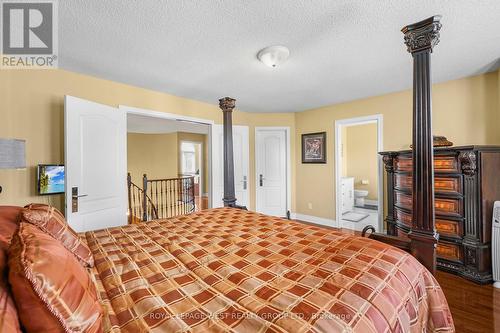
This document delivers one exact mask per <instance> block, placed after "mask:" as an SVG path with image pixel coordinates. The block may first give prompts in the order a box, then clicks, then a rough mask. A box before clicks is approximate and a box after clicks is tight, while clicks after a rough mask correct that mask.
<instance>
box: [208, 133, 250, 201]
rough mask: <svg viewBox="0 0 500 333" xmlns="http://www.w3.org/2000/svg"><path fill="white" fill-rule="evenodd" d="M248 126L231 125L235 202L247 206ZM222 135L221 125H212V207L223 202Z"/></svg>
mask: <svg viewBox="0 0 500 333" xmlns="http://www.w3.org/2000/svg"><path fill="white" fill-rule="evenodd" d="M248 142H249V140H248V126H233V155H234V190H235V196H236V203H237V204H238V205H241V206H247V207H248V204H249V202H248V198H249V194H248V168H249V167H248V160H249V147H248ZM223 149H224V135H223V126H222V125H213V126H212V185H213V186H212V187H213V189H212V207H214V208H215V207H223V206H224V202H223V201H222V198H223V197H224V165H223V160H224V150H223Z"/></svg>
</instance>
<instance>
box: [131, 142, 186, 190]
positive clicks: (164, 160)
mask: <svg viewBox="0 0 500 333" xmlns="http://www.w3.org/2000/svg"><path fill="white" fill-rule="evenodd" d="M178 158H179V152H178V145H177V133H169V134H140V133H128V134H127V169H128V172H130V174H131V176H132V181H133V182H134V183H135V184H136V185H138V186H139V187H141V188H142V175H143V174H144V173H145V174H146V175H147V177H148V178H149V179H163V178H176V177H177V173H178V169H177V165H178V163H177V161H178Z"/></svg>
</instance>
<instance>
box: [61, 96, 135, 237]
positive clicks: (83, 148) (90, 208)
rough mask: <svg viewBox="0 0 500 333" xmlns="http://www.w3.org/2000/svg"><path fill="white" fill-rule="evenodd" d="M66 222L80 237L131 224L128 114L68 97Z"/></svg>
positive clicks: (65, 109)
mask: <svg viewBox="0 0 500 333" xmlns="http://www.w3.org/2000/svg"><path fill="white" fill-rule="evenodd" d="M64 114H65V119H64V120H65V159H66V182H65V184H66V217H67V219H68V223H69V224H70V226H71V227H72V228H73V229H75V231H77V232H82V231H87V230H95V229H102V228H106V227H113V226H119V225H125V224H127V181H126V179H127V178H126V177H127V175H126V172H127V171H126V170H127V119H126V114H125V111H124V110H120V109H116V108H113V107H110V106H106V105H101V104H97V103H94V102H90V101H86V100H83V99H80V98H76V97H72V96H66V97H65V101H64Z"/></svg>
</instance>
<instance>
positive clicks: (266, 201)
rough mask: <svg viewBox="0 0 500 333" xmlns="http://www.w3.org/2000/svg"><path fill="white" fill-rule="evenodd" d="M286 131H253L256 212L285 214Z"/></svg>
mask: <svg viewBox="0 0 500 333" xmlns="http://www.w3.org/2000/svg"><path fill="white" fill-rule="evenodd" d="M286 161H287V142H286V131H285V130H281V129H278V130H276V129H261V128H259V129H257V130H256V132H255V171H256V182H257V184H256V186H257V187H256V189H257V190H256V195H257V197H256V203H257V211H258V212H259V213H263V214H267V215H273V216H286V215H287V209H288V208H287V165H286Z"/></svg>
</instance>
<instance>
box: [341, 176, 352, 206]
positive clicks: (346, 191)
mask: <svg viewBox="0 0 500 333" xmlns="http://www.w3.org/2000/svg"><path fill="white" fill-rule="evenodd" d="M341 193H342V214H345V213H347V212H350V211H352V210H353V208H354V177H342V184H341Z"/></svg>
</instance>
